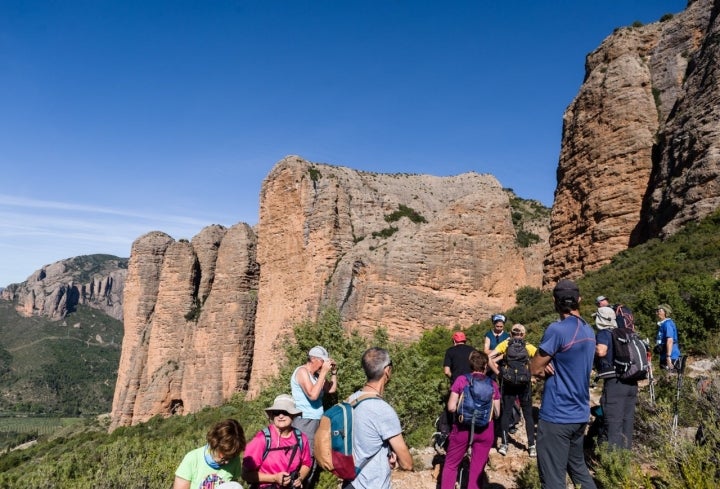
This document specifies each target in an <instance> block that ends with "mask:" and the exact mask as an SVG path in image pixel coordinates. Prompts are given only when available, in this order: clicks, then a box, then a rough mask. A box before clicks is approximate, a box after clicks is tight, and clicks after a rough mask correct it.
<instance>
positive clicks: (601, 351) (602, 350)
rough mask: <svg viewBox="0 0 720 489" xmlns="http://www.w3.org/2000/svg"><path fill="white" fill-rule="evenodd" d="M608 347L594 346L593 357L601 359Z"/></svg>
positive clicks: (598, 344) (600, 344) (599, 344)
mask: <svg viewBox="0 0 720 489" xmlns="http://www.w3.org/2000/svg"><path fill="white" fill-rule="evenodd" d="M607 352H608V347H607V345H603V344H602V343H597V344H595V355H597V356H598V357H600V358H602V357H604V356H605V355H607Z"/></svg>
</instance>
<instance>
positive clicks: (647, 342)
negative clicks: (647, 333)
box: [645, 338, 655, 406]
mask: <svg viewBox="0 0 720 489" xmlns="http://www.w3.org/2000/svg"><path fill="white" fill-rule="evenodd" d="M645 345H646V348H647V361H648V387H649V390H650V405H651V406H654V405H655V377H653V367H652V350H651V349H650V340H649V339H648V338H645Z"/></svg>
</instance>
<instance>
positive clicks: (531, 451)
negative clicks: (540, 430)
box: [528, 445, 537, 458]
mask: <svg viewBox="0 0 720 489" xmlns="http://www.w3.org/2000/svg"><path fill="white" fill-rule="evenodd" d="M528 453H529V454H530V458H535V457H537V449H536V448H535V445H530V448H528Z"/></svg>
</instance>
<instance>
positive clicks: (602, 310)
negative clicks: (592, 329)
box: [593, 306, 617, 329]
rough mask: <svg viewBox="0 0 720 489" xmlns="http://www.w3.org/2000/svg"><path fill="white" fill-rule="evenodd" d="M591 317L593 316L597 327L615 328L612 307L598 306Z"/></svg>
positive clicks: (615, 320) (615, 323)
mask: <svg viewBox="0 0 720 489" xmlns="http://www.w3.org/2000/svg"><path fill="white" fill-rule="evenodd" d="M593 317H594V318H595V326H597V327H598V328H599V329H605V328H617V319H616V317H615V311H613V310H612V307H607V306H605V307H598V310H597V312H594V313H593Z"/></svg>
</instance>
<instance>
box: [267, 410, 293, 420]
mask: <svg viewBox="0 0 720 489" xmlns="http://www.w3.org/2000/svg"><path fill="white" fill-rule="evenodd" d="M268 414H270V417H271V418H274V417H276V416H280V415H281V414H282V415H283V416H285V417H286V418H289V417H290V413H288V412H287V411H268Z"/></svg>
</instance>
